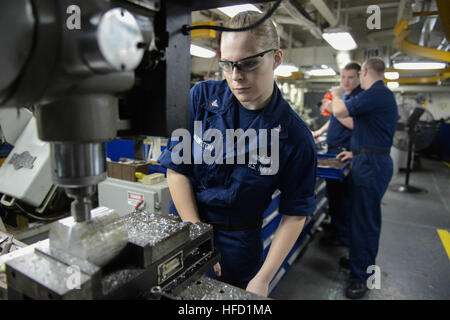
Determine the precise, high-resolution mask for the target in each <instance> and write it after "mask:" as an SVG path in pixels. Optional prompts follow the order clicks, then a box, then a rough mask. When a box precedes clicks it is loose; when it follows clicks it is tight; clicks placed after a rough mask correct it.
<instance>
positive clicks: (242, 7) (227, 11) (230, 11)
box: [217, 3, 262, 18]
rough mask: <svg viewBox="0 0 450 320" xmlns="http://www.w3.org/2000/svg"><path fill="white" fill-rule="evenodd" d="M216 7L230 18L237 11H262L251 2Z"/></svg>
mask: <svg viewBox="0 0 450 320" xmlns="http://www.w3.org/2000/svg"><path fill="white" fill-rule="evenodd" d="M217 9H219V10H220V11H222V12H223V13H225V14H226V15H227V16H229V17H230V18H233V17H234V16H235V15H237V14H238V13H241V12H244V11H256V12H259V13H262V12H261V10H259V9H258V8H257V7H255V6H254V5H252V4H248V3H246V4H240V5H237V6H228V7H220V8H217Z"/></svg>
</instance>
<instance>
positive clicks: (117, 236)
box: [49, 213, 128, 267]
mask: <svg viewBox="0 0 450 320" xmlns="http://www.w3.org/2000/svg"><path fill="white" fill-rule="evenodd" d="M49 239H50V250H56V251H62V252H65V253H67V254H69V255H71V256H74V257H76V258H78V259H82V260H86V261H88V262H89V263H92V264H94V265H96V266H99V267H103V266H105V265H106V264H108V262H110V261H111V260H112V259H113V258H115V257H116V256H117V255H118V254H119V253H120V252H121V251H122V250H123V249H124V248H125V246H126V245H127V242H128V231H127V227H126V225H125V223H124V222H123V221H122V220H121V219H120V217H119V215H118V214H116V213H108V214H104V215H99V216H97V217H94V218H93V219H91V220H86V221H84V222H76V221H75V220H74V218H73V217H67V218H65V219H61V220H59V221H57V222H55V223H54V224H53V225H52V227H51V229H50V232H49Z"/></svg>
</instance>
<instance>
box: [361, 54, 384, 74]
mask: <svg viewBox="0 0 450 320" xmlns="http://www.w3.org/2000/svg"><path fill="white" fill-rule="evenodd" d="M365 67H366V68H367V69H371V70H373V71H375V73H376V74H377V75H379V76H380V75H382V74H383V73H384V70H385V69H386V65H385V64H384V61H383V59H381V58H378V57H373V58H369V59H367V60H366V62H365Z"/></svg>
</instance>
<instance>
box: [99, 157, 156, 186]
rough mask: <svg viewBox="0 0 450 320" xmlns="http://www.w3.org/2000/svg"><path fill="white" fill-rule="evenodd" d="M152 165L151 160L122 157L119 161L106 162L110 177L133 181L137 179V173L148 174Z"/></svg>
mask: <svg viewBox="0 0 450 320" xmlns="http://www.w3.org/2000/svg"><path fill="white" fill-rule="evenodd" d="M150 165H151V162H145V161H142V160H133V159H126V158H120V159H119V161H118V162H114V161H107V162H106V168H107V174H108V177H110V178H116V179H122V180H127V181H133V182H135V181H137V178H136V175H135V173H136V172H142V173H144V174H148V167H149V166H150Z"/></svg>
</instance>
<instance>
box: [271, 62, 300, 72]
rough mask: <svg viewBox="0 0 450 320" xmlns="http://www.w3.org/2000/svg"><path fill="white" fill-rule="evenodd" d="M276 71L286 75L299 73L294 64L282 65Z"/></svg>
mask: <svg viewBox="0 0 450 320" xmlns="http://www.w3.org/2000/svg"><path fill="white" fill-rule="evenodd" d="M275 71H278V72H282V73H286V72H291V73H292V72H298V67H296V66H294V65H292V64H280V65H279V66H278V67H277V68H276V69H275Z"/></svg>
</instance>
